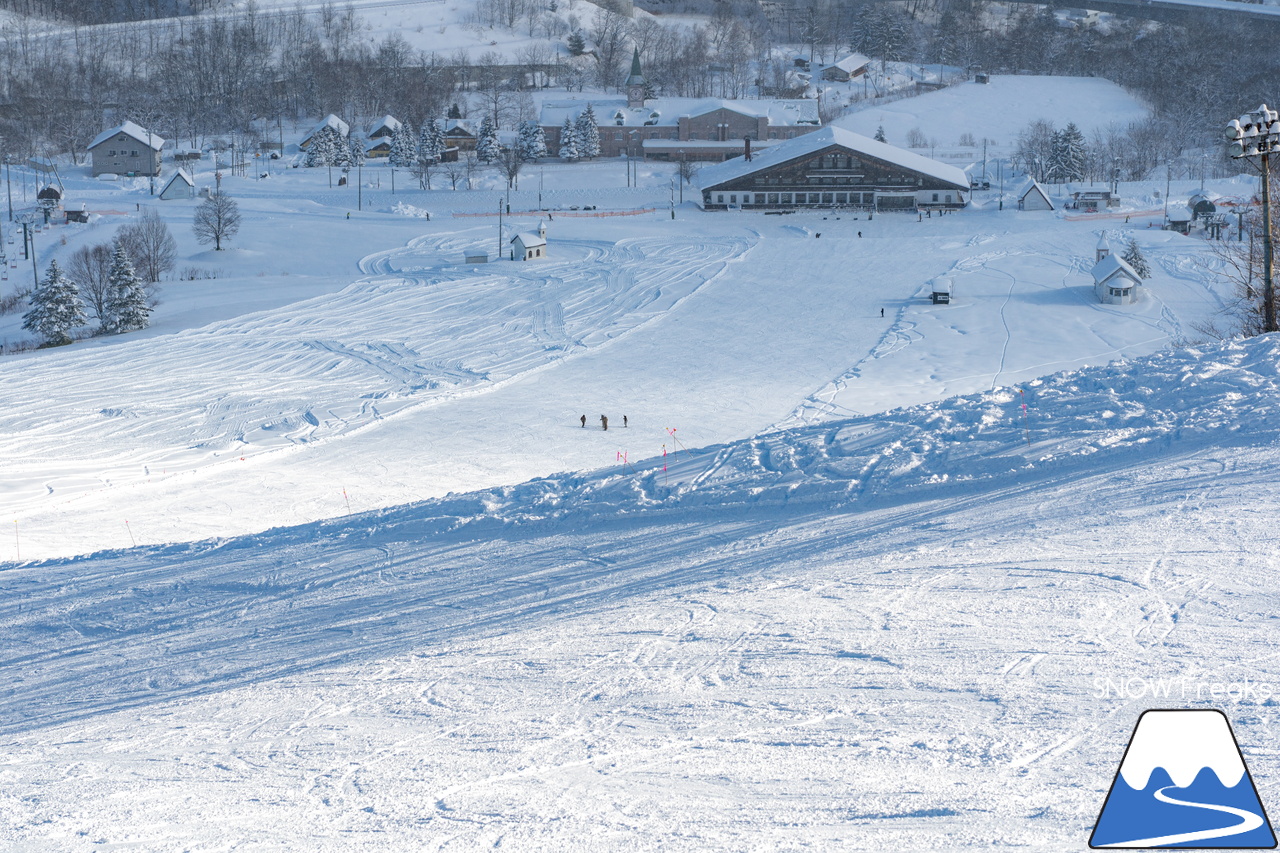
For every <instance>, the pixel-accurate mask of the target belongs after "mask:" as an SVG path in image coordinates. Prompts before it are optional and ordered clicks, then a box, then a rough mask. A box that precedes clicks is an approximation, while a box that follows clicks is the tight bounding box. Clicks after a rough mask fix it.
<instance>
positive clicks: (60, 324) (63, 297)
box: [22, 261, 88, 346]
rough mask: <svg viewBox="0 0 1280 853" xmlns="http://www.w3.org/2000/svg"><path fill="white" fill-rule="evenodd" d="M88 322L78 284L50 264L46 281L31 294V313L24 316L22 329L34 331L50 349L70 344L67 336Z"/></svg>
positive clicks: (53, 262) (53, 263) (56, 263)
mask: <svg viewBox="0 0 1280 853" xmlns="http://www.w3.org/2000/svg"><path fill="white" fill-rule="evenodd" d="M86 322H88V317H86V316H85V313H84V302H83V301H82V300H81V299H80V290H79V288H77V287H76V283H75V282H74V281H72V280H71V279H69V278H67V277H66V276H65V275H63V273H62V269H61V268H60V267H59V266H58V262H57V261H49V269H48V271H47V272H46V273H45V277H44V280H43V281H41V282H40V283H39V284H37V285H36V288H35V290H33V291H32V292H31V310H30V311H28V312H27V313H26V314H23V315H22V328H24V329H26V330H27V331H29V332H35V333H36V334H37V335H40V336H41V337H42V338H44V339H45V343H47V344H49V345H50V346H59V345H61V344H69V343H71V336H70V335H68V334H67V333H68V332H70V331H71V330H72V329H74V328H75V327H76V326H83V325H84V324H85V323H86Z"/></svg>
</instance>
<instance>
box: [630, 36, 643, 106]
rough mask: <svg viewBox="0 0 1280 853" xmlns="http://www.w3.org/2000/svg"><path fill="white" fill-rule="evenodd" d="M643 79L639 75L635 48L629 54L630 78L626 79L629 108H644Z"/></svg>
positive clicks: (638, 51) (637, 54)
mask: <svg viewBox="0 0 1280 853" xmlns="http://www.w3.org/2000/svg"><path fill="white" fill-rule="evenodd" d="M644 90H645V79H644V75H643V74H641V73H640V49H639V48H635V49H634V51H633V52H632V54H631V76H629V77H627V106H628V107H629V108H633V109H634V108H636V107H643V106H644Z"/></svg>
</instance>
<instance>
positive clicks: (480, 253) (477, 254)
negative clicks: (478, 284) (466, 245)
mask: <svg viewBox="0 0 1280 853" xmlns="http://www.w3.org/2000/svg"><path fill="white" fill-rule="evenodd" d="M466 258H467V263H469V264H487V263H489V253H488V252H486V251H484V250H483V249H468V250H467V254H466Z"/></svg>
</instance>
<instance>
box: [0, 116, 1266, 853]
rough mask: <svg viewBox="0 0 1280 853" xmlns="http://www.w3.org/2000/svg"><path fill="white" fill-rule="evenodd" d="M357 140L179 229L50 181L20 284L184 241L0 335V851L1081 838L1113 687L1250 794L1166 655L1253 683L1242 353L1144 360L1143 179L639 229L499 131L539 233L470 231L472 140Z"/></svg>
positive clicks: (480, 199) (1190, 686) (138, 193)
mask: <svg viewBox="0 0 1280 853" xmlns="http://www.w3.org/2000/svg"><path fill="white" fill-rule="evenodd" d="M956 109H958V110H959V109H961V107H957V108H956ZM205 166H206V168H205V169H202V170H201V172H200V174H199V175H198V176H197V179H198V182H199V183H210V182H211V175H210V174H209V173H208V169H207V166H208V163H206V164H205ZM15 175H17V176H20V175H21V172H20V171H17V172H15ZM362 177H363V186H362V188H361V192H360V196H359V203H358V204H357V199H356V188H355V187H354V186H348V187H333V188H330V187H329V185H328V175H327V174H326V172H325V171H323V170H307V169H297V170H293V169H289V170H283V171H276V173H275V174H273V175H272V177H270V178H268V179H266V180H254V179H240V178H233V177H228V178H225V179H224V187H225V188H226V189H227V190H228V191H229V192H230V193H231V194H232V195H233V196H234V197H235V198H237V199H238V201H239V203H240V204H241V206H242V210H243V212H244V214H245V223H244V226H243V229H242V232H241V234H240V235H238V236H237V237H236V238H235V239H234V240H233V241H232V246H233V248H232V249H230V250H228V251H224V252H213V251H211V250H209V249H208V248H207V247H203V246H199V245H197V244H196V243H195V242H194V240H193V238H192V237H191V234H190V230H189V229H190V220H191V215H192V211H193V208H194V204H195V203H194V202H167V203H158V202H154V200H153V199H152V198H151V197H150V196H149V195H148V193H147V184H146V182H145V181H125V182H122V183H121V184H118V185H108V184H102V183H100V182H96V181H91V180H88V179H87V178H86V177H84V176H83V175H81V174H76V173H72V174H70V175H68V176H66V177H65V179H66V181H67V186H68V198H69V199H70V200H71V202H72V203H73V204H74V203H77V202H80V201H83V202H84V203H85V204H86V205H87V206H88V208H89V209H91V210H94V211H97V212H98V213H99V214H100V216H99V218H98V219H97V220H96V221H95V223H94V224H91V225H86V226H61V227H58V228H53V229H50V230H46V231H42V232H41V233H40V234H38V235H37V249H38V252H39V265H40V267H41V269H43V267H44V265H45V264H47V262H48V260H49V258H50V257H53V256H56V257H58V258H59V259H64V258H65V257H66V256H67V255H68V254H69V253H71V252H72V251H74V250H75V249H76V248H78V247H79V246H82V245H86V244H89V243H94V242H102V241H105V240H108V239H109V238H110V236H111V235H112V233H113V232H114V226H115V225H116V224H118V223H121V222H125V221H128V220H129V218H130V217H132V216H136V215H137V213H138V207H139V206H141V205H144V204H153V203H154V204H156V206H157V209H158V210H160V212H161V214H162V216H164V217H165V218H166V220H167V221H169V222H170V223H171V225H172V226H173V229H174V233H175V236H176V237H177V238H178V239H179V243H180V246H179V255H180V260H179V262H178V267H179V268H180V269H181V268H186V267H196V268H199V269H202V270H204V271H205V272H206V273H208V274H211V275H212V274H216V276H217V277H216V278H198V279H195V280H190V281H181V282H180V281H167V282H164V283H163V288H162V291H161V300H162V302H161V305H160V306H159V307H158V309H157V311H156V313H155V316H154V319H155V323H154V325H153V327H152V328H151V329H149V330H147V331H145V332H140V333H133V334H129V335H122V336H114V337H109V338H96V339H91V340H86V341H82V342H79V343H76V344H75V345H73V346H69V347H64V348H59V349H56V350H49V351H39V352H28V353H22V354H18V355H9V356H4V357H3V358H0V380H2V381H0V508H2V509H3V510H4V512H3V513H0V520H2V521H3V526H4V527H6V528H9V525H10V522H12V527H11V528H9V529H5V530H0V560H4V561H6V562H3V563H0V671H3V672H5V673H6V674H7V675H8V676H9V677H8V678H6V679H4V680H3V681H0V849H14V850H22V851H27V850H35V851H54V850H58V851H62V850H73V851H75V850H98V849H143V850H165V851H168V850H175V851H177V850H193V851H195V850H225V849H285V850H308V851H312V850H397V851H398V850H405V849H424V850H433V849H435V850H440V849H455V850H470V849H475V848H477V847H481V846H489V847H493V846H501V847H503V848H507V849H517V850H557V851H559V850H593V851H595V850H707V849H742V850H756V849H759V850H766V849H767V850H774V849H801V848H811V849H857V850H862V849H866V850H883V849H901V850H917V849H948V850H951V849H985V848H989V847H992V846H1017V847H1020V848H1023V849H1030V850H1045V851H1049V850H1053V851H1060V850H1064V849H1083V848H1084V847H1085V844H1086V842H1087V839H1088V834H1089V830H1090V829H1091V827H1092V821H1093V820H1094V818H1095V817H1096V815H1097V812H1098V809H1099V808H1100V807H1101V803H1102V798H1103V797H1104V796H1105V794H1106V790H1107V787H1108V786H1109V784H1110V782H1111V779H1112V777H1113V776H1114V774H1115V772H1116V768H1117V766H1118V763H1119V760H1120V756H1121V754H1122V752H1123V747H1124V744H1125V742H1126V739H1127V736H1128V732H1129V730H1130V729H1131V728H1132V725H1133V723H1134V721H1135V720H1136V718H1137V715H1138V713H1139V711H1140V710H1142V709H1143V708H1146V707H1153V706H1155V707H1170V706H1182V705H1186V706H1194V707H1224V708H1225V709H1226V710H1227V711H1228V713H1229V715H1230V716H1231V719H1232V723H1233V725H1234V726H1235V730H1236V735H1237V737H1238V738H1239V740H1240V742H1241V745H1242V747H1243V748H1244V750H1245V757H1246V759H1247V760H1248V761H1249V766H1250V770H1251V771H1252V773H1253V777H1254V780H1255V781H1256V782H1257V784H1258V788H1259V792H1260V793H1261V795H1262V799H1263V802H1264V803H1267V802H1269V801H1272V800H1274V795H1275V792H1276V790H1277V789H1276V786H1275V783H1274V779H1275V778H1277V776H1276V773H1277V769H1276V761H1277V758H1278V756H1280V750H1278V749H1277V748H1276V746H1275V743H1276V740H1275V734H1276V726H1277V722H1280V721H1278V719H1277V716H1276V714H1275V707H1276V700H1274V699H1272V698H1270V696H1271V694H1266V695H1262V694H1258V693H1256V692H1255V693H1252V694H1250V695H1248V696H1245V697H1243V698H1242V699H1241V701H1238V702H1236V701H1232V700H1231V699H1223V698H1218V697H1216V696H1215V694H1214V686H1215V685H1219V686H1221V685H1230V684H1235V685H1237V686H1238V685H1240V684H1241V683H1242V682H1243V681H1244V680H1245V679H1248V680H1249V681H1250V683H1252V684H1254V685H1258V684H1262V685H1265V686H1267V687H1268V688H1269V689H1270V690H1271V691H1272V693H1275V692H1276V691H1277V690H1280V678H1278V677H1277V673H1276V672H1275V660H1276V659H1275V651H1274V648H1273V645H1274V643H1273V642H1272V640H1271V639H1270V637H1271V634H1270V632H1269V631H1268V630H1267V628H1266V626H1267V624H1268V623H1267V621H1266V620H1269V619H1271V618H1273V614H1272V610H1273V609H1274V608H1273V606H1272V603H1273V599H1274V594H1273V589H1272V584H1271V582H1270V581H1271V578H1272V577H1273V576H1274V573H1275V570H1276V569H1277V568H1280V566H1278V565H1277V563H1278V562H1280V558H1278V554H1277V549H1276V545H1275V544H1274V543H1275V537H1274V536H1273V535H1272V529H1273V527H1274V515H1275V512H1274V509H1275V505H1276V503H1277V498H1278V497H1280V493H1278V491H1277V490H1278V488H1280V487H1278V486H1277V485H1276V478H1275V475H1274V472H1275V470H1276V463H1277V461H1278V458H1277V456H1278V452H1277V442H1276V438H1277V434H1276V427H1275V424H1276V423H1277V414H1278V413H1277V411H1276V406H1277V395H1276V392H1277V389H1278V387H1280V375H1278V374H1280V371H1278V369H1277V367H1278V363H1280V344H1277V343H1276V342H1275V341H1272V340H1266V339H1260V340H1255V341H1251V342H1248V343H1247V344H1228V345H1220V346H1212V347H1209V346H1201V347H1198V348H1189V347H1185V346H1180V347H1174V346H1173V345H1174V344H1181V343H1183V342H1185V341H1186V340H1187V339H1189V338H1193V337H1194V332H1193V331H1192V325H1193V324H1194V323H1196V322H1198V321H1200V320H1203V319H1205V318H1207V317H1210V316H1211V315H1212V314H1213V312H1215V311H1216V310H1217V309H1218V308H1219V307H1220V306H1221V304H1222V300H1223V299H1224V297H1225V296H1227V295H1228V293H1229V285H1228V284H1227V283H1225V282H1223V281H1220V280H1219V276H1218V273H1217V271H1216V269H1215V267H1214V266H1213V264H1212V263H1211V262H1210V261H1209V255H1208V253H1207V251H1206V246H1205V244H1204V242H1203V240H1201V239H1200V238H1199V237H1182V236H1180V235H1176V234H1172V233H1169V232H1164V231H1160V230H1158V229H1156V228H1152V227H1150V226H1151V225H1152V224H1153V223H1156V222H1158V221H1159V219H1160V202H1159V201H1157V200H1156V196H1155V191H1156V190H1157V189H1159V190H1161V191H1163V182H1160V185H1159V186H1158V187H1157V185H1155V184H1132V185H1122V188H1121V189H1122V195H1124V196H1125V198H1126V203H1125V207H1124V208H1122V209H1121V210H1120V211H1118V212H1113V213H1111V214H1101V215H1097V216H1087V215H1083V214H1080V215H1077V214H1075V213H1072V214H1071V215H1070V216H1069V217H1068V216H1065V215H1062V214H1061V213H1020V212H1018V211H1016V210H1014V209H1013V205H1012V204H1011V203H1006V205H1005V209H1004V210H1000V209H998V204H997V193H996V192H995V191H992V192H990V193H978V194H977V199H976V203H975V205H974V206H973V207H972V208H971V209H969V210H966V211H964V212H961V213H958V214H955V215H948V216H944V217H934V218H928V219H923V220H918V219H917V218H916V217H915V215H888V214H886V215H877V216H876V217H875V218H874V219H868V218H867V217H866V215H865V214H863V215H861V216H857V217H855V216H853V215H851V214H840V215H839V217H838V218H837V215H836V214H833V213H832V214H823V213H797V214H794V215H788V216H765V215H762V214H756V213H704V212H702V211H700V210H698V209H697V208H696V207H695V206H693V205H692V204H690V203H685V204H679V203H677V204H675V205H674V212H675V217H674V219H673V218H672V213H671V211H672V209H673V207H672V206H671V205H670V198H671V193H672V188H671V184H670V179H671V169H670V167H669V166H666V165H662V164H646V165H645V166H644V168H643V169H642V171H641V176H640V184H641V186H640V187H639V188H627V187H626V186H625V182H626V172H625V166H624V165H623V164H622V163H621V162H617V163H614V162H600V163H592V164H584V165H581V166H572V167H561V166H555V165H548V166H546V167H545V168H541V169H533V170H530V171H528V172H527V173H526V174H525V175H523V176H522V182H521V187H520V189H518V190H516V191H514V192H512V193H511V197H510V204H511V210H512V211H513V212H512V215H511V216H510V217H504V222H503V225H504V227H505V229H506V230H505V232H504V234H505V236H506V237H509V236H510V235H511V234H512V233H514V231H515V230H521V231H525V230H531V229H533V228H535V227H536V226H537V224H538V222H539V220H540V219H541V218H542V216H543V214H542V213H540V212H534V211H536V209H537V208H538V204H539V193H540V192H541V194H542V196H541V198H542V203H543V205H544V206H545V207H547V208H549V209H550V210H551V211H552V212H551V214H550V216H549V217H548V220H547V221H546V225H547V227H548V238H549V251H550V258H549V260H548V261H546V262H543V263H532V262H531V263H516V262H511V261H498V262H496V263H492V264H488V265H484V266H468V265H465V264H463V263H462V259H463V253H464V251H466V250H468V249H472V248H488V249H489V250H490V251H495V250H496V247H497V245H498V219H497V217H496V216H495V215H492V214H493V213H495V212H496V210H497V208H498V205H499V203H500V202H501V203H502V204H504V205H505V202H506V195H505V193H503V192H501V190H499V189H497V188H496V186H495V183H496V182H495V178H494V177H493V176H492V175H489V176H486V177H485V178H484V179H483V186H484V187H485V188H483V189H478V190H475V191H471V192H465V191H459V192H448V191H435V192H422V191H419V190H416V189H414V190H407V189H405V184H404V179H405V177H406V176H405V175H403V174H401V175H400V181H401V183H400V184H399V187H398V190H397V192H396V194H395V195H394V196H393V195H392V194H391V192H390V181H389V177H390V176H389V174H388V172H387V170H385V169H383V168H380V167H379V168H374V167H371V168H369V169H365V170H364V173H363V175H362ZM437 179H438V176H437ZM437 186H439V184H437ZM540 186H541V189H540ZM1196 188H1198V183H1196V184H1192V183H1190V182H1187V183H1185V184H1179V183H1175V184H1174V196H1175V198H1185V197H1186V196H1187V195H1188V194H1189V193H1190V192H1191V191H1193V190H1194V189H1196ZM1010 189H1012V187H1010ZM1210 189H1213V190H1215V191H1217V192H1220V193H1222V194H1224V195H1231V196H1244V195H1247V194H1249V193H1250V192H1251V191H1252V185H1251V184H1250V183H1249V182H1248V181H1247V180H1245V179H1240V180H1239V181H1220V182H1213V185H1212V186H1211V187H1210ZM1055 192H1056V190H1055ZM588 206H590V207H595V208H597V209H596V210H586V209H584V208H586V207H588ZM575 208H576V209H575ZM397 209H398V210H399V211H401V212H399V213H397V212H395V211H396V210H397ZM414 211H430V212H431V213H432V218H431V219H430V220H427V219H425V218H421V217H418V216H414V215H411V214H412V213H414ZM348 213H350V218H348ZM602 214H618V215H602ZM552 217H553V218H552ZM1126 220H1127V221H1126ZM7 233H8V232H7V231H6V238H7ZM1103 233H1106V234H1108V235H1109V237H1110V239H1111V242H1112V245H1113V247H1114V248H1116V249H1120V248H1122V247H1123V245H1124V243H1125V242H1126V241H1127V240H1128V239H1130V238H1133V239H1135V240H1136V241H1137V242H1138V244H1139V245H1140V246H1141V248H1142V251H1143V252H1144V253H1145V255H1146V256H1147V258H1148V259H1149V260H1150V261H1151V263H1152V267H1153V269H1154V270H1155V273H1154V276H1153V278H1152V279H1151V281H1150V282H1149V284H1148V287H1147V291H1148V292H1147V298H1146V299H1145V300H1144V301H1143V302H1141V303H1139V304H1138V305H1135V306H1131V307H1127V308H1121V307H1117V306H1104V305H1101V304H1099V303H1097V302H1096V301H1095V300H1094V298H1093V296H1092V287H1091V279H1090V277H1089V276H1088V269H1089V267H1090V266H1091V263H1092V258H1093V253H1094V247H1095V245H1096V243H1097V241H1098V238H1099V236H1100V235H1101V234H1103ZM6 248H8V249H9V253H10V255H12V254H13V250H12V247H11V246H6ZM7 275H8V278H7V280H6V281H4V282H3V283H2V284H0V295H7V294H8V293H9V292H11V288H13V287H15V286H17V285H19V284H22V283H24V281H29V278H28V279H24V278H23V276H29V275H30V268H29V266H25V265H23V264H21V263H20V264H19V266H18V267H12V268H10V269H9V270H7ZM940 275H946V276H949V277H950V278H952V279H953V280H954V282H955V294H956V301H955V302H954V303H953V304H951V305H943V306H935V305H932V304H931V303H930V302H929V300H928V299H927V296H926V293H927V285H928V283H929V281H930V280H931V279H932V278H934V277H936V276H940ZM882 309H883V316H882ZM18 325H19V318H18V317H16V316H14V315H9V316H3V317H0V338H4V339H8V340H11V341H12V340H15V339H17V338H19V337H22V336H23V335H24V334H25V333H22V332H21V331H20V330H19V328H18ZM1060 371H1066V372H1060ZM1051 374H1052V375H1051ZM1024 403H1025V405H1026V408H1025V410H1024V409H1023V404H1024ZM583 414H585V415H586V416H587V419H588V420H587V428H586V429H584V428H582V426H580V423H579V420H578V419H579V417H580V416H581V415H583ZM601 414H606V415H608V416H609V418H610V429H609V430H608V431H607V432H606V431H604V430H602V429H600V428H599V422H598V417H599V416H600V415H601ZM623 415H626V416H627V418H628V425H627V426H626V427H625V428H623V427H622V417H623ZM1129 677H1139V678H1142V679H1152V678H1161V679H1174V680H1175V681H1172V682H1169V683H1170V684H1173V685H1175V686H1174V688H1173V689H1174V690H1175V691H1181V692H1180V693H1179V692H1175V693H1174V695H1173V696H1172V697H1155V696H1152V695H1151V694H1150V692H1149V691H1148V690H1146V689H1145V687H1143V686H1144V685H1146V684H1147V683H1148V682H1146V681H1143V682H1141V683H1139V682H1132V681H1125V679H1127V678H1129ZM1108 678H1109V679H1111V680H1112V681H1111V682H1107V681H1105V680H1100V679H1108ZM1120 683H1123V684H1125V685H1127V686H1126V687H1124V688H1123V689H1120V688H1113V687H1111V686H1108V685H1110V684H1120ZM1218 692H1219V693H1220V692H1221V691H1218ZM1238 692H1239V691H1238V690H1237V693H1238Z"/></svg>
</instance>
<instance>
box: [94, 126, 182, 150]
mask: <svg viewBox="0 0 1280 853" xmlns="http://www.w3.org/2000/svg"><path fill="white" fill-rule="evenodd" d="M117 133H123V134H124V135H125V136H128V137H129V138H130V139H136V140H138V141H139V142H141V143H142V144H143V145H146V146H148V147H149V148H151V149H152V150H154V151H159V150H160V149H161V148H163V147H164V140H163V139H161V138H160V137H158V136H156V135H155V134H154V133H152V132H150V131H149V130H147V129H146V128H145V127H141V126H139V125H136V124H134V123H133V122H131V121H126V122H125V123H124V124H118V125H116V126H115V127H113V128H111V129H110V130H104V131H102V133H99V134H98V135H97V136H95V137H94V138H93V141H92V142H90V143H89V147H88V150H89V151H92V150H93V149H94V148H97V147H98V146H99V145H101V144H102V143H104V142H106V141H107V140H108V139H110V138H111V137H113V136H115V135H116V134H117Z"/></svg>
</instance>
